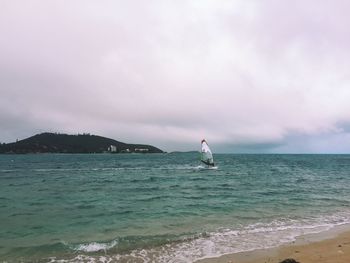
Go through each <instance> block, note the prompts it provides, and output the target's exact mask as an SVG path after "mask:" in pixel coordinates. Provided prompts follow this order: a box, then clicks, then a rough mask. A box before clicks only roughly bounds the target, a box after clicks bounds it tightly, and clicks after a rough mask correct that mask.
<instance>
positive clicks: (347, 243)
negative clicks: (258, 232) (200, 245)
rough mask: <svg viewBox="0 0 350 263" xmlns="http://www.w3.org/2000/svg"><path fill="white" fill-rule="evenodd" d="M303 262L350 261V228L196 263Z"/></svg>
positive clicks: (341, 262)
mask: <svg viewBox="0 0 350 263" xmlns="http://www.w3.org/2000/svg"><path fill="white" fill-rule="evenodd" d="M288 258H291V259H295V260H296V261H297V262H299V263H316V262H317V263H349V262H350V231H349V227H348V226H346V227H344V226H343V227H339V228H336V229H333V230H331V231H328V232H325V233H321V234H315V235H305V236H302V237H300V238H298V239H297V240H296V241H295V242H292V243H289V244H286V245H283V246H280V247H277V248H270V249H262V250H254V251H250V252H242V253H236V254H229V255H224V256H221V257H218V258H210V259H203V260H199V261H196V263H279V262H281V261H283V260H285V259H288Z"/></svg>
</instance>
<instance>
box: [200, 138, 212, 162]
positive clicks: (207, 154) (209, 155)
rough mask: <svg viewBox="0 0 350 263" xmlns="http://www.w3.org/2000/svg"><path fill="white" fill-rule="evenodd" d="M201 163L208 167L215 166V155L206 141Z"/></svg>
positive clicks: (203, 146) (203, 141) (203, 143)
mask: <svg viewBox="0 0 350 263" xmlns="http://www.w3.org/2000/svg"><path fill="white" fill-rule="evenodd" d="M201 161H202V162H203V163H205V164H206V165H210V166H214V159H213V154H212V153H211V150H210V148H209V146H208V143H207V142H206V141H205V140H202V152H201Z"/></svg>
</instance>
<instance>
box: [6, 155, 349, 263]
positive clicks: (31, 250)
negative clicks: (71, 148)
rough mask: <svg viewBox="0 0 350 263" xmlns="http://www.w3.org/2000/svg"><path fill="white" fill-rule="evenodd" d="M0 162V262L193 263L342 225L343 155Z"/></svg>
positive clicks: (345, 207)
mask: <svg viewBox="0 0 350 263" xmlns="http://www.w3.org/2000/svg"><path fill="white" fill-rule="evenodd" d="M214 157H215V159H216V163H217V165H218V169H215V170H213V169H202V168H201V167H200V163H199V156H198V154H196V153H174V154H149V155H147V154H145V155H143V154H115V155H113V154H81V155H79V154H74V155H70V154H40V155H39V154H38V155H34V154H33V155H0V261H8V262H18V261H24V262H32V261H35V262H77V261H80V262H193V261H195V260H198V259H201V258H206V257H213V256H219V255H222V254H226V253H235V252H240V251H248V250H254V249H258V248H265V247H272V246H277V245H279V244H282V243H284V242H289V241H292V240H294V239H295V238H296V237H297V236H300V235H303V234H307V233H317V232H322V231H325V230H328V229H330V228H332V227H334V226H337V225H342V224H346V223H349V222H350V155H238V154H216V155H215V156H214Z"/></svg>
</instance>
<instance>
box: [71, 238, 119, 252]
mask: <svg viewBox="0 0 350 263" xmlns="http://www.w3.org/2000/svg"><path fill="white" fill-rule="evenodd" d="M117 244H118V241H116V240H113V241H111V242H109V243H98V242H92V243H86V244H79V245H76V246H71V248H72V249H74V250H75V251H84V252H97V251H101V250H103V251H106V250H108V249H110V248H112V247H114V246H116V245H117Z"/></svg>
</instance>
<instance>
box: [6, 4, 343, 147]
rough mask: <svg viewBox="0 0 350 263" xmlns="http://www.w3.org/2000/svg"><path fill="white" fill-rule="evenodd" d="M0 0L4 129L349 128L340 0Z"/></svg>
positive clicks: (280, 139)
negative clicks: (146, 0)
mask: <svg viewBox="0 0 350 263" xmlns="http://www.w3.org/2000/svg"><path fill="white" fill-rule="evenodd" d="M1 5H2V7H1V9H0V34H1V36H2V39H4V41H1V43H0V57H1V60H0V91H1V96H0V105H1V106H0V107H1V113H0V121H1V127H0V138H2V140H5V141H10V140H14V139H15V138H17V137H22V136H29V135H31V134H32V133H33V132H36V131H38V130H40V131H41V130H42V131H45V130H52V131H56V130H57V131H60V132H90V133H97V134H101V135H105V136H111V137H113V138H115V139H119V140H122V141H123V140H124V141H131V142H132V141H134V142H141V143H152V144H155V145H159V146H161V147H163V148H164V149H166V150H175V149H192V148H193V147H197V143H198V141H200V140H201V139H202V137H205V138H207V139H208V140H209V142H211V144H214V145H217V147H218V150H219V151H220V150H222V151H232V150H235V149H243V148H244V145H246V147H247V149H248V150H249V151H254V150H251V149H254V145H255V147H256V148H255V149H256V150H257V151H263V149H266V151H274V149H275V150H279V149H284V150H285V151H288V149H290V147H291V146H290V142H291V139H290V138H291V137H293V136H294V135H298V136H299V135H300V134H301V135H302V136H301V137H303V138H306V137H307V138H314V140H316V139H317V138H318V139H320V138H321V137H322V140H325V138H328V137H327V136H329V138H331V137H332V138H333V137H334V136H336V137H339V138H344V140H346V139H347V138H348V133H347V132H345V131H344V130H342V125H343V124H344V123H350V113H349V112H350V106H349V105H350V104H349V103H348V100H349V99H348V98H350V89H349V87H348V86H349V83H350V82H349V80H350V76H349V73H348V69H349V66H350V65H349V63H350V62H349V61H350V60H349V57H350V56H349V49H348V46H349V42H350V39H349V36H350V34H349V33H350V32H348V31H349V30H350V29H349V28H348V27H347V26H346V25H347V24H348V20H349V19H348V14H347V13H346V10H348V9H349V5H350V4H348V2H347V1H336V2H333V3H326V2H322V3H320V2H319V1H315V0H312V1H308V2H307V3H305V2H303V1H299V0H298V1H294V2H293V3H292V2H291V3H286V2H281V1H276V0H268V1H264V2H261V1H243V0H236V1H222V2H220V4H219V3H218V2H217V1H213V0H206V1H176V2H173V1H156V0H154V1H148V2H147V3H146V2H142V1H128V2H123V1H103V2H99V3H97V2H94V1H74V2H62V1H50V2H42V1H30V2H25V3H23V2H17V1H11V2H10V1H9V2H6V3H2V4H1ZM298 136H297V137H298ZM324 136H325V137H324ZM301 137H298V138H301ZM340 141H341V139H338V140H337V142H338V143H339V142H340ZM225 145H226V146H225ZM227 145H231V146H232V148H231V147H228V146H227ZM264 145H266V147H265V148H264ZM280 145H284V146H285V147H284V148H283V147H282V148H279V147H280ZM314 145H315V143H313V144H312V145H310V149H311V151H312V149H313V148H312V147H314ZM345 145H346V146H344V147H343V148H342V151H345V150H346V149H350V142H348V141H347V142H346V143H345ZM242 147H243V148H242ZM288 147H289V148H288ZM327 147H329V149H330V150H331V149H332V147H333V146H332V145H328V146H327ZM296 151H297V149H296Z"/></svg>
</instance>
